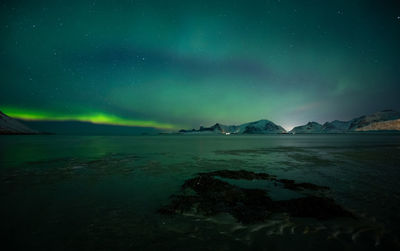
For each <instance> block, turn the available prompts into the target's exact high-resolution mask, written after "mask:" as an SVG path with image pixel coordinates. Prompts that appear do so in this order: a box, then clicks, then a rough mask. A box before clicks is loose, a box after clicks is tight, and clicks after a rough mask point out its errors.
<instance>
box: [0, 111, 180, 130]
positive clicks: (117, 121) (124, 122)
mask: <svg viewBox="0 0 400 251" xmlns="http://www.w3.org/2000/svg"><path fill="white" fill-rule="evenodd" d="M2 110H3V111H4V113H6V114H8V115H9V116H11V117H13V118H17V119H23V120H28V121H29V120H31V121H80V122H90V123H94V124H104V125H119V126H135V127H153V128H157V129H167V130H173V129H178V127H176V126H175V125H170V124H163V123H157V122H156V121H141V120H130V119H124V118H120V117H117V116H114V115H110V114H104V113H100V112H98V113H94V112H92V113H87V114H60V113H51V112H47V111H37V110H26V109H24V110H21V109H18V108H10V107H3V108H2Z"/></svg>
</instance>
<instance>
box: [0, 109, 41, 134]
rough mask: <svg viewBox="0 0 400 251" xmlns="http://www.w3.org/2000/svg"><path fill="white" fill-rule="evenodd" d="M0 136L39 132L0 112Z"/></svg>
mask: <svg viewBox="0 0 400 251" xmlns="http://www.w3.org/2000/svg"><path fill="white" fill-rule="evenodd" d="M1 134H3V135H4V134H39V132H38V131H35V130H33V129H31V128H29V127H28V126H26V125H24V124H23V123H21V122H19V121H18V120H16V119H14V118H11V117H9V116H7V115H6V114H4V113H2V112H1V111H0V135H1Z"/></svg>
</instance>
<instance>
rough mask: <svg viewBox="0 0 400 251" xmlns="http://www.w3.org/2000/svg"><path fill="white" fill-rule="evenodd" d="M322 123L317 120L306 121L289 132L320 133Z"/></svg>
mask: <svg viewBox="0 0 400 251" xmlns="http://www.w3.org/2000/svg"><path fill="white" fill-rule="evenodd" d="M321 130H322V125H321V124H320V123H317V122H308V123H307V124H305V125H302V126H296V127H295V128H293V129H292V130H291V131H290V132H291V133H320V132H321Z"/></svg>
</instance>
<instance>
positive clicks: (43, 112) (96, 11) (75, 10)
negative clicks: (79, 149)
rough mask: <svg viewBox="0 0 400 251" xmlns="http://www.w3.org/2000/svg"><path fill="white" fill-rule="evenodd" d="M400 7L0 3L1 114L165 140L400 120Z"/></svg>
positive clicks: (310, 0) (311, 0) (308, 1)
mask: <svg viewBox="0 0 400 251" xmlns="http://www.w3.org/2000/svg"><path fill="white" fill-rule="evenodd" d="M399 9H400V2H399V1H373V0H362V1H361V0H354V1H348V0H339V1H318V0H305V1H295V0H280V1H279V0H265V1H251V2H249V1H239V0H238V1H231V0H230V1H227V0H220V1H211V0H202V1H178V0H170V1H161V0H159V1H157V0H151V1H150V0H149V1H147V0H146V1H139V0H138V1H102V0H99V1H64V0H61V1H50V0H38V1H2V3H1V4H0V37H1V38H2V39H1V40H0V65H1V68H0V73H1V78H2V80H1V82H0V110H3V112H5V113H8V115H10V116H14V117H18V118H21V119H29V120H39V121H41V120H52V121H54V120H56V121H63V120H75V121H87V122H92V123H102V124H103V123H104V124H112V125H126V126H134V127H136V126H139V127H155V128H159V129H162V130H176V129H178V128H181V127H183V128H194V127H195V128H197V127H199V126H200V125H204V126H208V125H211V124H214V123H216V122H220V123H223V124H240V123H245V122H249V121H255V120H259V119H269V120H272V121H274V122H276V123H277V124H280V125H282V126H284V127H285V128H286V129H290V128H291V127H293V126H295V125H299V124H303V123H306V122H308V121H310V120H313V121H318V122H325V121H328V120H329V121H330V120H333V119H343V120H345V119H350V118H353V117H356V116H360V115H362V114H367V113H372V112H376V111H379V110H383V109H388V108H391V109H397V110H400V102H399V98H398V93H400V75H399V74H398V73H399V69H400V60H399V58H400V50H399V49H398V48H399V44H400V12H399Z"/></svg>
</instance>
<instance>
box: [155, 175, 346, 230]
mask: <svg viewBox="0 0 400 251" xmlns="http://www.w3.org/2000/svg"><path fill="white" fill-rule="evenodd" d="M215 176H218V177H222V178H230V179H245V180H252V179H261V180H270V181H274V182H280V183H282V184H284V188H285V189H292V190H303V189H310V190H320V189H328V188H327V187H322V186H317V185H315V184H311V183H295V182H294V181H292V180H278V179H276V178H275V177H274V176H272V175H269V174H267V173H254V172H249V171H244V170H240V171H232V170H221V171H214V172H209V173H200V174H199V175H198V176H196V177H195V178H192V179H188V180H186V181H185V182H184V184H183V185H182V191H183V192H185V191H187V190H188V189H189V190H192V191H194V192H195V195H185V194H182V195H173V196H172V197H171V202H170V204H169V205H166V206H164V207H162V208H160V209H159V213H161V214H182V213H187V212H191V213H197V214H202V215H216V214H218V213H229V214H231V215H232V216H233V217H235V218H236V219H237V220H238V221H239V222H241V223H244V224H251V223H257V222H262V221H265V220H266V219H267V217H268V216H269V215H270V214H272V213H287V214H289V215H290V216H293V217H312V218H317V219H330V218H334V217H354V216H353V214H352V213H350V212H348V211H346V210H344V209H343V208H342V207H341V206H339V205H337V204H336V203H335V202H334V200H332V199H329V198H324V197H316V196H307V197H303V198H296V199H289V200H280V201H274V200H272V199H271V198H270V197H269V196H268V194H267V192H266V191H265V190H262V189H248V188H241V187H239V186H236V185H232V184H230V183H228V182H226V181H222V180H220V179H217V178H215Z"/></svg>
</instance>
